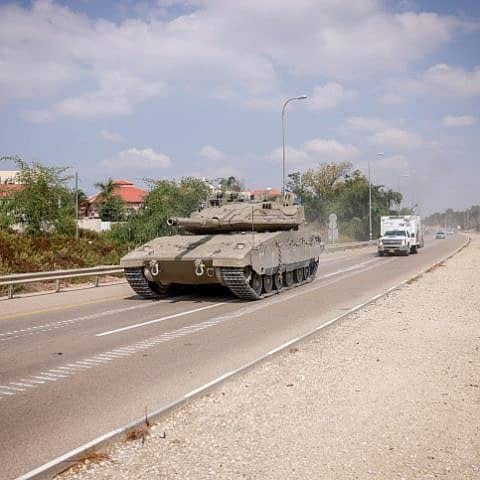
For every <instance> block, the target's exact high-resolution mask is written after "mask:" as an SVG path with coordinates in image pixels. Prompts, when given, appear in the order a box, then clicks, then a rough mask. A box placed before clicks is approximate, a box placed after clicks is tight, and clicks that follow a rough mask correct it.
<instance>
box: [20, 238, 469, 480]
mask: <svg viewBox="0 0 480 480" xmlns="http://www.w3.org/2000/svg"><path fill="white" fill-rule="evenodd" d="M470 242H471V237H470V236H467V239H466V241H465V242H464V243H463V245H462V246H460V247H458V248H457V249H455V250H454V251H453V252H451V253H449V254H448V255H447V256H446V257H442V258H441V259H440V260H437V261H435V262H434V263H433V264H432V265H429V266H428V267H426V268H423V269H422V270H420V271H418V272H417V273H415V274H414V275H412V276H411V277H409V278H406V279H405V280H402V281H401V282H399V283H397V284H395V285H394V286H393V287H390V288H388V289H387V290H384V291H383V292H381V293H379V294H377V295H374V296H373V297H370V298H369V299H367V300H366V301H364V302H362V303H360V304H358V305H356V306H355V307H353V308H351V309H350V310H348V311H347V312H344V313H342V314H341V315H338V316H337V317H335V318H333V319H331V320H328V321H327V322H325V323H323V324H322V325H319V326H318V327H315V328H314V329H312V330H310V331H308V332H307V333H304V334H303V335H301V336H299V337H295V338H293V339H292V340H289V341H287V342H285V343H283V344H282V345H280V346H279V347H277V348H274V349H273V350H270V351H269V352H267V353H265V354H264V355H262V356H260V357H257V358H256V359H254V360H252V361H251V362H248V363H246V364H244V365H242V366H241V367H239V368H237V369H235V370H231V371H229V372H226V373H224V374H222V375H220V376H219V377H217V378H215V379H214V380H211V381H209V382H208V383H206V384H204V385H202V386H200V387H198V388H195V389H193V390H191V391H190V392H188V393H186V394H184V395H183V396H182V397H180V398H178V399H177V400H174V401H173V402H170V403H168V404H166V405H164V406H162V407H160V408H158V409H156V410H154V411H152V412H150V413H149V414H148V421H149V422H152V421H155V420H157V419H159V418H160V417H162V416H163V415H165V414H167V413H170V412H173V411H174V410H175V409H177V408H179V407H181V406H183V405H184V404H185V403H186V402H187V401H190V400H192V399H193V398H196V397H198V396H200V395H202V394H204V393H205V392H207V391H209V390H211V389H212V388H215V387H217V386H218V385H220V384H221V383H223V382H225V381H226V380H230V379H231V378H233V377H235V376H237V375H239V374H242V373H245V372H246V371H248V370H250V369H251V368H252V367H255V366H256V365H258V364H260V363H262V362H264V361H265V360H268V359H270V358H271V357H272V356H274V355H277V354H279V353H281V352H283V351H284V350H286V349H287V348H290V347H292V346H293V345H295V344H297V343H300V342H302V341H304V340H306V339H307V338H309V337H311V336H312V335H315V334H316V333H318V332H319V331H321V330H323V329H325V328H327V327H329V326H330V325H332V324H334V323H336V322H338V321H339V320H342V319H344V318H346V317H348V316H349V315H351V314H352V313H355V312H357V311H359V310H361V309H362V308H364V307H366V306H368V305H370V304H371V303H373V302H375V301H377V300H379V299H381V298H383V297H386V296H387V295H388V294H390V293H392V292H393V291H395V290H399V289H401V288H402V287H404V286H405V285H407V284H408V283H409V282H412V281H414V280H417V279H419V278H420V277H422V276H423V275H424V274H425V273H427V272H428V271H430V270H432V269H434V268H436V267H438V266H439V265H441V264H442V263H444V262H446V261H447V260H449V259H451V258H452V257H454V256H455V255H457V254H458V253H460V252H461V251H462V250H463V249H465V248H466V247H468V245H470ZM145 423H146V417H141V418H139V419H136V420H133V421H132V422H130V423H128V424H126V425H124V426H123V427H119V428H116V429H115V430H112V431H110V432H108V433H106V434H104V435H101V436H99V437H97V438H95V439H93V440H91V441H89V442H87V443H85V444H83V445H81V446H80V447H77V448H76V449H74V450H71V451H70V452H67V453H65V454H63V455H60V456H59V457H57V458H55V459H53V460H51V461H50V462H47V463H45V464H43V465H41V466H39V467H37V468H35V469H33V470H31V471H29V472H27V473H25V474H23V475H20V476H19V477H17V478H16V479H15V480H46V479H52V478H53V477H55V476H56V475H58V474H60V473H62V472H64V471H65V470H67V469H68V468H69V467H70V466H73V465H75V464H76V463H77V462H79V461H80V460H81V457H83V456H85V455H86V454H88V453H90V452H92V451H96V450H99V449H100V448H102V447H105V446H107V445H109V444H112V443H115V442H116V441H118V440H120V439H121V437H122V436H126V435H127V434H128V432H130V431H132V430H135V429H137V428H139V427H143V426H145ZM68 464H70V465H68Z"/></svg>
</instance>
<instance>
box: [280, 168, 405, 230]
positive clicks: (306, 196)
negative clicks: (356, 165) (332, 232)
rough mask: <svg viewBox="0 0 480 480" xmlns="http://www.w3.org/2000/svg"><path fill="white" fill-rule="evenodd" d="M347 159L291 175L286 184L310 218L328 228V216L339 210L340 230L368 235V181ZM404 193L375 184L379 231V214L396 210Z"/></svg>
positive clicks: (375, 222) (375, 216) (375, 215)
mask: <svg viewBox="0 0 480 480" xmlns="http://www.w3.org/2000/svg"><path fill="white" fill-rule="evenodd" d="M350 170H351V165H350V164H349V163H347V162H340V163H322V164H320V165H319V166H318V167H317V168H316V169H309V170H307V171H306V172H304V173H303V174H302V173H301V172H298V171H297V172H293V173H292V174H290V175H289V181H288V183H287V188H288V189H289V190H290V191H291V192H293V193H295V194H296V195H297V196H298V197H299V198H300V200H301V203H302V204H303V205H304V208H305V217H306V219H307V221H309V222H312V221H318V222H319V223H320V225H321V227H323V228H324V229H325V230H326V228H327V224H328V217H329V215H330V214H331V213H336V214H337V218H338V225H339V230H340V231H341V232H342V233H343V234H345V235H346V236H348V237H350V238H355V239H359V240H360V239H365V238H368V216H369V210H368V207H369V202H368V198H369V183H368V179H367V178H366V177H365V175H363V174H362V173H361V172H360V171H359V170H355V171H354V172H350ZM401 198H402V196H401V194H400V193H398V192H394V191H393V190H385V188H384V187H383V185H372V220H373V222H372V225H373V232H374V234H375V235H377V234H378V233H379V228H380V227H379V226H380V216H381V215H389V214H392V213H394V212H393V211H392V206H393V205H395V204H398V203H399V202H400V201H401Z"/></svg>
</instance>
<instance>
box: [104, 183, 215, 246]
mask: <svg viewBox="0 0 480 480" xmlns="http://www.w3.org/2000/svg"><path fill="white" fill-rule="evenodd" d="M146 181H147V183H149V184H150V186H151V190H150V191H149V193H148V195H147V196H146V198H145V202H144V204H143V206H142V208H141V209H140V210H139V211H138V212H137V213H134V214H132V215H131V216H130V217H129V218H128V220H127V221H126V222H125V223H124V224H122V225H117V226H116V227H115V228H113V229H112V232H111V235H112V236H113V237H115V238H116V239H119V240H121V241H129V242H133V243H134V244H136V245H138V244H142V243H145V242H147V241H149V240H151V239H153V238H155V237H159V236H164V235H173V234H175V233H177V231H178V230H177V228H176V227H169V226H168V225H167V219H168V218H169V217H175V216H176V217H183V216H188V215H190V213H192V212H193V211H195V210H197V209H198V208H200V206H201V205H202V204H203V203H204V202H205V200H206V198H207V196H208V194H209V188H208V185H207V184H206V183H205V181H203V180H201V179H198V178H194V177H184V178H182V179H181V180H180V181H179V182H177V181H175V180H148V179H147V180H146Z"/></svg>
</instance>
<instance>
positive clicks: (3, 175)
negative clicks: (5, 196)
mask: <svg viewBox="0 0 480 480" xmlns="http://www.w3.org/2000/svg"><path fill="white" fill-rule="evenodd" d="M18 173H19V172H18V170H0V185H13V184H17V185H18V184H19V183H20V182H19V181H18V180H17V175H18Z"/></svg>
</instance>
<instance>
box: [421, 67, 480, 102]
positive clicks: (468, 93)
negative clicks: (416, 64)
mask: <svg viewBox="0 0 480 480" xmlns="http://www.w3.org/2000/svg"><path fill="white" fill-rule="evenodd" d="M420 81H421V83H423V86H424V88H425V90H430V91H431V90H432V89H434V91H435V93H437V94H438V95H442V96H447V95H448V96H453V97H473V96H477V95H480V66H477V67H475V68H474V69H473V70H472V71H471V72H469V71H467V70H464V69H463V68H455V67H450V66H448V65H445V64H443V63H442V64H438V65H434V66H433V67H431V68H429V69H428V70H427V71H426V72H425V73H424V75H423V76H422V78H421V80H420Z"/></svg>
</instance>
